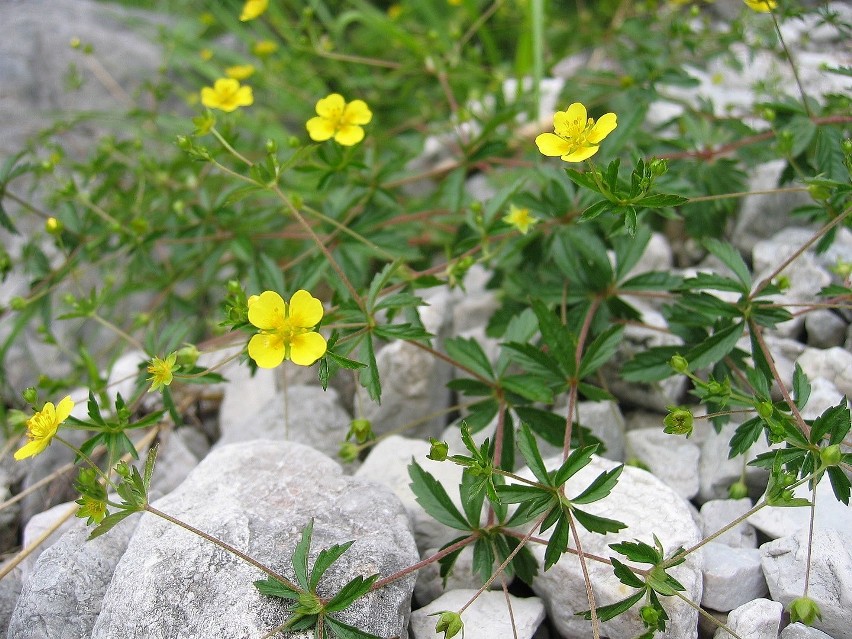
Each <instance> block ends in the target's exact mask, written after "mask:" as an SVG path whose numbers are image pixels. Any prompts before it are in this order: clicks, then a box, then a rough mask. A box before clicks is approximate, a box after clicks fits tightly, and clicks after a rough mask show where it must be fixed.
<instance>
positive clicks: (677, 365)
mask: <svg viewBox="0 0 852 639" xmlns="http://www.w3.org/2000/svg"><path fill="white" fill-rule="evenodd" d="M669 366H671V367H672V368H673V369H674V370H675V371H676V372H678V373H688V372H689V362H688V361H686V358H685V357H683V356H681V355H675V356H674V357H672V358H671V359H670V360H669Z"/></svg>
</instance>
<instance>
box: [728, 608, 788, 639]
mask: <svg viewBox="0 0 852 639" xmlns="http://www.w3.org/2000/svg"><path fill="white" fill-rule="evenodd" d="M782 610H783V608H782V606H781V604H780V603H778V602H777V601H770V600H769V599H755V600H754V601H750V602H748V603H746V604H743V605H742V606H740V607H739V608H737V609H736V610H732V611H731V614H729V615H728V623H727V625H728V627H729V628H730V629H731V630H733V631H734V632H736V633H737V635H738V636H739V637H740V639H778V628H779V626H780V625H781V612H782ZM713 639H734V637H733V636H732V635H731V633H729V632H728V631H727V630H723V629H722V628H719V629H718V630H717V631H716V634H714V635H713Z"/></svg>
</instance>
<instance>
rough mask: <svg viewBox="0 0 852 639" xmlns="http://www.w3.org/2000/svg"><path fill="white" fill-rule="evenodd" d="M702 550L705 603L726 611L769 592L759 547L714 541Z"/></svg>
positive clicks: (707, 605)
mask: <svg viewBox="0 0 852 639" xmlns="http://www.w3.org/2000/svg"><path fill="white" fill-rule="evenodd" d="M702 551H703V552H704V573H703V574H704V592H703V594H702V595H701V605H702V606H705V607H707V608H712V609H713V610H720V611H722V612H726V611H728V610H733V609H734V608H737V607H738V606H742V605H743V604H745V603H748V602H749V601H751V600H752V599H757V598H758V597H763V596H764V595H766V593H767V592H768V590H767V587H766V580H765V579H764V578H763V570H762V569H761V566H760V551H759V550H758V549H757V548H731V547H730V546H726V545H725V544H717V543H715V542H712V541H711V542H710V543H708V544H706V545H705V546H704V547H703V548H702Z"/></svg>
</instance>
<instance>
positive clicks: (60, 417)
mask: <svg viewBox="0 0 852 639" xmlns="http://www.w3.org/2000/svg"><path fill="white" fill-rule="evenodd" d="M73 408H74V402H73V401H71V397H70V396H66V397H65V398H63V399H62V400H61V401H60V402H59V404H57V406H56V423H57V424H61V423H62V422H64V421H65V420H66V419H68V416H69V415H70V414H71V410H72V409H73Z"/></svg>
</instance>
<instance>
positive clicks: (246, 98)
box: [234, 87, 254, 106]
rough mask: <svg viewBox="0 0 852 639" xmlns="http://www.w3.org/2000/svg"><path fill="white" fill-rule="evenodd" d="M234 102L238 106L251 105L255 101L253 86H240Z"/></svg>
mask: <svg viewBox="0 0 852 639" xmlns="http://www.w3.org/2000/svg"><path fill="white" fill-rule="evenodd" d="M234 102H235V103H236V105H237V106H250V105H251V104H253V103H254V94H253V93H252V90H251V87H240V88H239V89H238V90H237V94H236V95H235V96H234Z"/></svg>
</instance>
